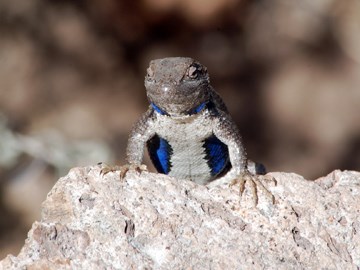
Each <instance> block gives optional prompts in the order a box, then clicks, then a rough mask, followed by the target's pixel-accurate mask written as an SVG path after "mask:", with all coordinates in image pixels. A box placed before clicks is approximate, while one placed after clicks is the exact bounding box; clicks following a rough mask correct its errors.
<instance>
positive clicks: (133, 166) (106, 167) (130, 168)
mask: <svg viewBox="0 0 360 270" xmlns="http://www.w3.org/2000/svg"><path fill="white" fill-rule="evenodd" d="M102 166H103V167H102V169H101V171H100V175H102V176H104V175H105V174H108V173H109V172H116V171H120V180H122V179H124V177H125V175H126V174H127V172H128V171H137V172H139V173H141V172H143V171H147V167H146V165H145V164H126V165H123V166H117V165H115V166H109V165H107V164H102Z"/></svg>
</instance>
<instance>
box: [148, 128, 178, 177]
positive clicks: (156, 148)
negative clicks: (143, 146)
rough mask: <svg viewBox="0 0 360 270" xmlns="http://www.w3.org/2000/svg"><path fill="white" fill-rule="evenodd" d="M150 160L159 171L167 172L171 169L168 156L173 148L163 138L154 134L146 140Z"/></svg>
mask: <svg viewBox="0 0 360 270" xmlns="http://www.w3.org/2000/svg"><path fill="white" fill-rule="evenodd" d="M147 148H148V152H149V156H150V158H151V161H152V162H153V164H154V166H155V168H156V170H157V171H158V172H159V173H163V174H169V172H170V169H171V163H170V157H171V155H172V153H173V150H172V148H171V146H170V144H169V143H168V141H166V140H165V139H163V138H161V137H159V136H158V135H155V136H154V137H152V138H151V139H150V140H149V141H148V142H147Z"/></svg>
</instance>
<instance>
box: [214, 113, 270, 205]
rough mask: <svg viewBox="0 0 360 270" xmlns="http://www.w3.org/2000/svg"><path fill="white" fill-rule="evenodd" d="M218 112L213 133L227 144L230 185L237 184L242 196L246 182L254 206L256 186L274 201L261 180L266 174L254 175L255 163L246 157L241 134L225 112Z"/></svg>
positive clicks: (265, 178) (264, 178)
mask: <svg viewBox="0 0 360 270" xmlns="http://www.w3.org/2000/svg"><path fill="white" fill-rule="evenodd" d="M219 114H220V116H218V117H216V118H214V122H215V124H214V134H215V136H216V137H218V138H219V140H220V141H222V142H223V143H224V144H226V145H227V146H228V150H229V159H230V163H231V166H232V168H231V170H230V172H228V174H229V176H230V177H231V178H232V181H231V183H230V186H233V185H235V184H239V191H240V196H242V195H243V193H244V191H245V184H246V182H248V184H249V185H250V188H251V193H252V195H253V201H254V204H255V206H256V205H257V204H258V201H259V199H258V188H260V189H261V190H262V191H263V192H264V194H265V195H266V196H267V197H268V198H269V199H270V200H271V202H272V203H274V202H275V198H274V195H273V194H272V193H271V192H270V191H269V190H268V189H267V188H266V187H265V186H264V184H263V183H262V181H264V180H268V179H267V177H266V176H263V175H256V170H255V165H254V164H252V162H251V161H248V159H247V156H246V152H245V149H244V147H243V144H242V141H241V136H240V134H239V131H238V128H237V127H236V125H235V123H234V122H233V121H232V119H231V118H230V116H228V115H226V114H225V113H222V112H220V113H219ZM248 163H249V164H252V166H250V167H251V168H248ZM249 169H250V170H249ZM225 177H226V176H225ZM272 180H274V179H272ZM275 182H276V181H275Z"/></svg>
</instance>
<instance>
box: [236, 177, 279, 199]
mask: <svg viewBox="0 0 360 270" xmlns="http://www.w3.org/2000/svg"><path fill="white" fill-rule="evenodd" d="M263 180H265V181H273V182H274V184H275V186H276V185H277V181H276V179H275V178H274V177H271V179H270V178H268V177H266V176H264V175H252V174H251V173H250V172H248V171H246V172H244V173H241V174H240V175H239V176H238V177H237V178H236V179H234V180H233V181H232V182H231V183H230V186H234V185H236V184H239V191H240V196H242V195H243V193H244V191H245V183H246V182H249V183H250V185H251V186H250V188H251V193H252V195H253V196H254V199H253V200H254V205H255V206H257V204H258V202H259V197H258V188H261V189H262V191H263V192H264V193H265V195H266V197H268V198H269V199H270V201H271V202H272V204H275V197H274V195H273V194H272V193H271V192H270V191H269V190H268V189H267V188H266V187H265V186H264V184H263V183H262V182H261V181H263Z"/></svg>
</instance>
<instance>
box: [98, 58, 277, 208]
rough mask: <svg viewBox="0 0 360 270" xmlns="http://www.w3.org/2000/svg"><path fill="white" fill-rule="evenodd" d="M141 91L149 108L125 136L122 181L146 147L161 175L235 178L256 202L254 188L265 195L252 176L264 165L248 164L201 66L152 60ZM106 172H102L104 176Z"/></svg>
mask: <svg viewBox="0 0 360 270" xmlns="http://www.w3.org/2000/svg"><path fill="white" fill-rule="evenodd" d="M145 88H146V93H147V97H148V99H149V101H150V104H151V105H150V107H149V109H148V110H147V112H146V113H145V114H144V115H143V116H142V117H141V118H140V120H139V121H138V122H137V123H136V124H135V126H134V127H133V130H132V132H131V134H130V138H129V142H128V147H127V161H128V163H129V164H128V165H125V166H122V167H120V170H121V177H123V176H124V175H125V174H126V172H127V171H128V170H129V169H136V170H139V171H142V170H145V169H146V167H145V166H144V165H142V161H143V155H144V150H145V146H147V148H148V151H149V154H150V157H151V159H152V161H153V163H154V165H155V167H156V168H157V170H158V171H159V172H161V173H165V174H168V175H170V176H173V177H175V178H177V179H187V180H191V181H194V182H196V183H198V184H208V183H210V182H212V181H213V180H215V179H219V180H220V182H221V181H222V182H224V181H225V182H226V181H227V182H229V180H233V179H235V181H234V183H235V182H240V191H241V193H242V192H243V191H244V184H245V182H246V181H250V182H251V186H252V191H253V194H254V197H255V203H257V186H260V187H261V188H262V189H263V190H265V192H267V193H270V192H269V191H267V190H266V188H265V187H264V186H263V185H262V184H261V182H260V181H259V179H258V177H259V176H256V174H264V173H265V169H264V167H262V166H261V165H259V164H256V163H254V162H251V161H248V160H247V157H246V152H245V149H244V147H243V144H242V140H241V136H240V134H239V130H238V128H237V127H236V125H235V123H234V121H233V120H232V118H231V116H230V115H229V113H228V110H227V108H226V106H225V104H224V102H223V101H222V99H221V97H220V96H219V94H218V93H217V92H216V91H215V90H214V89H213V88H212V86H211V85H210V80H209V75H208V73H207V69H206V67H204V66H203V65H201V64H200V63H199V62H196V61H195V60H193V59H191V58H184V57H173V58H164V59H157V60H153V61H151V62H150V66H149V68H148V69H147V75H146V77H145ZM116 169H118V168H116ZM111 170H113V169H112V168H110V169H106V168H104V173H107V172H108V171H111ZM216 182H218V181H216ZM270 196H272V194H271V193H270ZM272 200H273V197H272Z"/></svg>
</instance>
